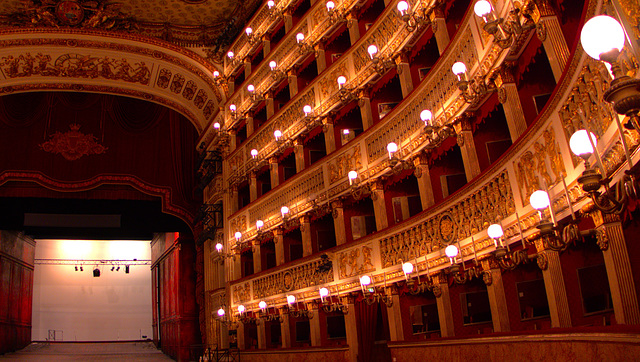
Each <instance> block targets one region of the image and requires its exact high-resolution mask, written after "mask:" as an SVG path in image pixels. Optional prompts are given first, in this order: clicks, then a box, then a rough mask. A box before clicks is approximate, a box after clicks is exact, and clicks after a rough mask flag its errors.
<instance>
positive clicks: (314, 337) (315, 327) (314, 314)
mask: <svg viewBox="0 0 640 362" xmlns="http://www.w3.org/2000/svg"><path fill="white" fill-rule="evenodd" d="M309 329H310V332H311V346H312V347H320V346H321V345H322V336H321V334H320V310H319V309H318V303H312V309H311V316H310V317H309Z"/></svg>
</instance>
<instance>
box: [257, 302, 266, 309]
mask: <svg viewBox="0 0 640 362" xmlns="http://www.w3.org/2000/svg"><path fill="white" fill-rule="evenodd" d="M258 307H260V309H262V310H265V309H266V308H267V302H265V301H264V300H261V301H260V303H258Z"/></svg>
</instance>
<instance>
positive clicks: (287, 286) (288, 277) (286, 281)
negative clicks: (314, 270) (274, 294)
mask: <svg viewBox="0 0 640 362" xmlns="http://www.w3.org/2000/svg"><path fill="white" fill-rule="evenodd" d="M282 286H283V287H284V290H285V291H287V292H288V291H290V290H291V288H293V275H292V274H291V270H287V271H286V272H284V274H283V275H282Z"/></svg>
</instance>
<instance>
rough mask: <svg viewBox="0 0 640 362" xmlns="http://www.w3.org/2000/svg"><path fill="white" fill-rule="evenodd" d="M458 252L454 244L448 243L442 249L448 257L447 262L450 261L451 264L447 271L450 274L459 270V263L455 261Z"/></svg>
mask: <svg viewBox="0 0 640 362" xmlns="http://www.w3.org/2000/svg"><path fill="white" fill-rule="evenodd" d="M458 253H459V250H458V247H457V246H455V245H449V246H447V247H446V248H445V249H444V254H445V255H446V256H447V257H448V258H449V262H450V263H451V266H450V267H449V272H450V273H451V274H456V273H458V271H459V270H460V265H458V264H457V262H456V257H457V256H458Z"/></svg>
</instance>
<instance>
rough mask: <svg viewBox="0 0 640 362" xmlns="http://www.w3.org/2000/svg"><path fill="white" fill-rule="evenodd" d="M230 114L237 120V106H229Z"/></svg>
mask: <svg viewBox="0 0 640 362" xmlns="http://www.w3.org/2000/svg"><path fill="white" fill-rule="evenodd" d="M229 113H230V114H231V118H233V119H236V117H237V116H238V113H237V108H236V105H235V104H230V105H229Z"/></svg>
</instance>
